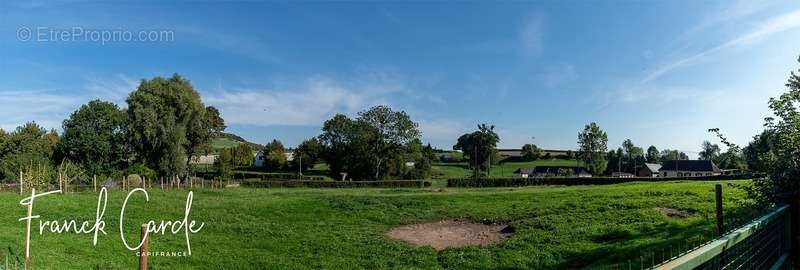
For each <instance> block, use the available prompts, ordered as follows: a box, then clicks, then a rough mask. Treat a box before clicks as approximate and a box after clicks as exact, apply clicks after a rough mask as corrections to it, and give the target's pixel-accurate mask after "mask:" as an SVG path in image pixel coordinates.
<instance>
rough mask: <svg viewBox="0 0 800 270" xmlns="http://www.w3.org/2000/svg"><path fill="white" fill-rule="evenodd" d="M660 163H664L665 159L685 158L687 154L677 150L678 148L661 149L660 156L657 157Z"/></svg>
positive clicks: (687, 157)
mask: <svg viewBox="0 0 800 270" xmlns="http://www.w3.org/2000/svg"><path fill="white" fill-rule="evenodd" d="M659 159H660V160H661V163H664V162H665V161H667V160H687V159H689V156H688V155H686V153H684V152H681V151H678V150H669V149H664V150H661V157H660V158H659Z"/></svg>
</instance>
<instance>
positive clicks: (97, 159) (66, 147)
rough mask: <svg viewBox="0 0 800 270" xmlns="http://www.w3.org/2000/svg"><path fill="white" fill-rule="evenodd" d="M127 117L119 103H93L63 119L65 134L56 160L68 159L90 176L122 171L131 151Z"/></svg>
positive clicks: (58, 145) (57, 149) (57, 147)
mask: <svg viewBox="0 0 800 270" xmlns="http://www.w3.org/2000/svg"><path fill="white" fill-rule="evenodd" d="M126 119H127V115H126V114H125V112H124V111H122V110H120V109H119V107H117V105H116V104H114V103H111V102H106V101H100V100H93V101H90V102H89V103H88V104H85V105H83V106H81V107H80V109H78V110H77V111H75V112H73V113H72V115H70V117H69V118H68V119H66V120H64V123H63V126H64V134H63V135H62V137H61V139H60V140H58V144H57V145H56V152H55V160H63V159H68V160H71V161H73V162H76V163H78V164H80V165H81V167H83V168H85V169H86V173H87V174H89V175H102V174H111V173H112V172H113V171H115V170H119V169H121V168H123V167H124V166H125V165H126V164H125V163H126V162H127V161H128V160H129V158H130V157H131V156H130V151H129V149H128V147H127V145H128V144H127V143H126V141H125V140H126V139H125V129H126V122H127V120H126Z"/></svg>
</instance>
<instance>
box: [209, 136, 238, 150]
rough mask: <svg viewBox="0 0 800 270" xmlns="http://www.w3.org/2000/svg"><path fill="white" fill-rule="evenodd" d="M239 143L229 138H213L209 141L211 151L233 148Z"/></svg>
mask: <svg viewBox="0 0 800 270" xmlns="http://www.w3.org/2000/svg"><path fill="white" fill-rule="evenodd" d="M240 143H241V142H240V141H237V140H233V139H230V138H224V137H221V138H214V139H212V140H211V148H213V149H223V148H233V147H236V146H237V145H239V144H240Z"/></svg>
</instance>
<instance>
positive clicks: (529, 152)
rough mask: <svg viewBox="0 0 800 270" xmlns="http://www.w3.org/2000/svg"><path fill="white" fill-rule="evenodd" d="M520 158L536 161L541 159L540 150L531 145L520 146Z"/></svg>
mask: <svg viewBox="0 0 800 270" xmlns="http://www.w3.org/2000/svg"><path fill="white" fill-rule="evenodd" d="M522 157H524V158H525V159H527V160H537V159H539V158H541V157H542V149H541V148H539V147H538V146H536V145H535V144H532V143H528V144H525V145H523V146H522Z"/></svg>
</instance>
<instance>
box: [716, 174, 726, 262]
mask: <svg viewBox="0 0 800 270" xmlns="http://www.w3.org/2000/svg"><path fill="white" fill-rule="evenodd" d="M714 193H715V195H716V196H715V197H716V202H717V236H718V237H722V235H723V234H725V224H724V223H723V218H724V215H723V214H722V184H717V185H716V186H715V187H714ZM723 267H725V250H723V251H722V253H720V254H719V269H722V268H723Z"/></svg>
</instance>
